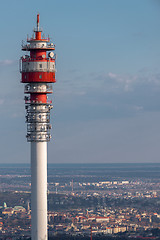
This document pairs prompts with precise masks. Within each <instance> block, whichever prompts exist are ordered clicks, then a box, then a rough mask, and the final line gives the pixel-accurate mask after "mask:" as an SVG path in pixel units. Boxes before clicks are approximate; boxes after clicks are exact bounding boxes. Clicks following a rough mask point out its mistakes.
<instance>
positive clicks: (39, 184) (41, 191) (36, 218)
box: [31, 142, 48, 240]
mask: <svg viewBox="0 0 160 240" xmlns="http://www.w3.org/2000/svg"><path fill="white" fill-rule="evenodd" d="M31 176H32V180H31V181H32V189H31V192H32V195H31V203H32V219H31V221H32V239H34V240H46V239H48V238H47V142H31Z"/></svg>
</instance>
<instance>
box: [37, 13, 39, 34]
mask: <svg viewBox="0 0 160 240" xmlns="http://www.w3.org/2000/svg"><path fill="white" fill-rule="evenodd" d="M37 31H39V13H38V14H37Z"/></svg>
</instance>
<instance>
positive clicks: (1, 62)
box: [0, 59, 15, 66]
mask: <svg viewBox="0 0 160 240" xmlns="http://www.w3.org/2000/svg"><path fill="white" fill-rule="evenodd" d="M14 62H15V61H13V60H10V59H5V60H0V66H8V65H12V64H13V63H14Z"/></svg>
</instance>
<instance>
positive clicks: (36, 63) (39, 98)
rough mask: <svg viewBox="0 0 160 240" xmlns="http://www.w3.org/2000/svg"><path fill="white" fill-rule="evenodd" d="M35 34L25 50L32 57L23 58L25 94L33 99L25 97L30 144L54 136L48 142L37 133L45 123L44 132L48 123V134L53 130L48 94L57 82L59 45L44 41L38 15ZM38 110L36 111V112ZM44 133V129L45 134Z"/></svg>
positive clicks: (42, 135) (46, 39) (40, 133)
mask: <svg viewBox="0 0 160 240" xmlns="http://www.w3.org/2000/svg"><path fill="white" fill-rule="evenodd" d="M34 33H35V34H34V36H33V37H32V38H30V39H29V38H28V39H27V43H26V44H22V50H23V51H27V52H29V54H26V55H24V56H23V57H22V58H21V73H22V83H26V85H25V94H30V96H25V103H26V109H27V115H26V121H27V123H28V126H27V129H28V133H27V139H28V141H44V140H46V139H47V141H48V140H49V138H50V135H46V138H45V137H44V135H45V134H43V131H41V132H40V130H38V135H37V134H36V133H35V131H36V129H37V128H38V129H39V127H40V125H42V123H43V129H44V123H46V125H45V130H47V132H48V129H49V128H50V127H51V126H49V125H48V122H49V118H50V109H51V108H52V106H51V101H50V102H49V101H47V94H49V93H52V84H51V83H54V82H56V80H55V54H54V52H53V51H54V50H55V45H54V44H53V43H51V42H50V39H49V38H44V37H42V29H41V28H40V27H39V14H38V15H37V27H36V28H35V29H34ZM43 105H45V106H43ZM44 108H45V109H44ZM34 109H36V111H35V112H34ZM33 113H34V114H33ZM38 113H39V115H38ZM42 113H43V114H42ZM33 123H34V124H33ZM40 123H41V124H40ZM35 126H36V127H35ZM34 129H35V131H34V133H33V130H34ZM43 129H42V128H41V130H43ZM48 134H49V133H48Z"/></svg>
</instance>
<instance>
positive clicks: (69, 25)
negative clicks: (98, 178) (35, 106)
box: [0, 0, 160, 163]
mask: <svg viewBox="0 0 160 240" xmlns="http://www.w3.org/2000/svg"><path fill="white" fill-rule="evenodd" d="M38 12H39V13H40V25H41V26H42V27H43V30H44V33H45V34H46V36H47V35H48V34H49V35H50V37H51V39H52V40H53V42H54V43H55V44H56V53H57V56H58V57H57V73H56V78H57V83H56V84H55V85H54V94H53V96H52V99H53V102H54V108H53V110H52V112H51V121H52V126H53V129H52V136H53V137H52V140H51V142H50V143H49V144H48V155H49V157H48V162H50V163H67V162H70V163H79V162H82V163H85V162H86V163H92V162H93V163H96V162H99V163H100V162H102V163H110V162H111V163H112V162H113V163H116V162H127V163H130V162H135V163H136V162H159V156H160V66H159V65H160V17H159V16H160V3H159V1H158V0H141V1H139V0H130V1H128V0H121V1H120V0H100V1H97V0H81V1H75V0H68V1H64V0H63V1H62V0H61V1H60V0H55V1H50V0H48V1H46V2H44V1H41V0H39V1H37V0H35V1H27V2H26V1H22V0H15V1H11V0H6V1H3V3H1V9H0V18H1V25H0V32H1V54H0V81H1V88H0V112H1V126H0V132H1V137H0V146H1V155H0V163H7V162H8V163H14V162H16V163H20V162H22V163H29V161H30V144H29V143H27V141H26V139H25V135H26V124H25V110H24V101H23V98H24V93H23V91H24V90H23V88H24V86H23V84H21V83H20V73H19V69H18V68H19V66H18V65H19V58H20V56H21V55H23V53H22V52H21V41H22V40H25V39H26V37H27V34H29V35H30V36H31V35H32V29H33V27H34V26H35V25H36V14H37V13H38Z"/></svg>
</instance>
